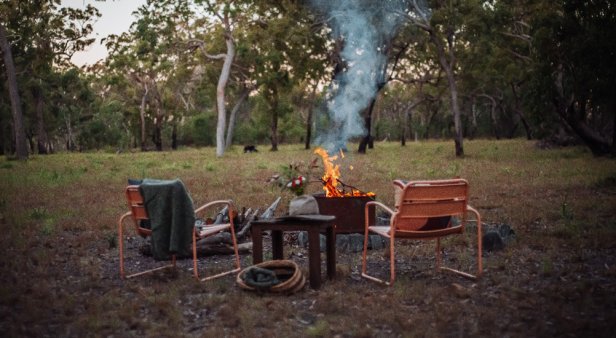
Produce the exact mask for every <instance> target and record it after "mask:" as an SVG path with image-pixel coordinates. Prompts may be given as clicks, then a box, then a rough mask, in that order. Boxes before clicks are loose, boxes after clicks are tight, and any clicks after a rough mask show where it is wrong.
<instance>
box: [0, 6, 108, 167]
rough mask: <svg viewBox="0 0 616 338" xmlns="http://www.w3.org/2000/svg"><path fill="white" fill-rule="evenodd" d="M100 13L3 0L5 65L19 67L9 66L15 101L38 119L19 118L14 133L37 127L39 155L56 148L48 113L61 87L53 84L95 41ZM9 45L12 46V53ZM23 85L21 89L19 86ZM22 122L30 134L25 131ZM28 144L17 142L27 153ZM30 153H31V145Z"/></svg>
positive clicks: (34, 130) (88, 8) (0, 9)
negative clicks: (94, 29)
mask: <svg viewBox="0 0 616 338" xmlns="http://www.w3.org/2000/svg"><path fill="white" fill-rule="evenodd" d="M97 16H99V13H98V11H97V10H96V9H95V8H94V7H93V6H91V5H88V6H86V8H85V9H74V8H68V7H62V8H61V7H60V1H59V0H38V1H37V0H31V1H2V2H0V19H1V20H0V21H1V22H2V25H1V26H2V28H1V29H2V31H3V32H4V33H5V34H2V35H4V36H5V37H6V39H2V37H1V36H0V40H4V41H3V42H4V43H2V45H3V50H4V49H6V50H7V52H4V53H3V54H4V55H3V56H4V59H5V65H6V66H7V67H8V68H14V69H12V70H9V69H7V76H8V77H9V78H10V79H9V87H10V88H13V89H11V95H10V97H11V101H13V102H16V100H19V101H20V102H21V106H23V107H25V108H26V112H28V113H31V114H30V115H32V118H31V119H30V121H33V122H32V123H29V124H28V125H25V124H26V123H24V122H27V120H26V121H22V123H19V122H17V123H15V122H14V127H16V128H15V129H16V132H14V133H15V135H16V136H17V137H18V138H19V139H22V138H24V137H26V134H28V131H30V130H32V132H30V135H32V136H31V137H30V138H31V139H32V138H36V143H37V148H38V152H39V153H47V152H48V151H49V150H50V144H49V141H48V136H47V130H46V129H47V128H46V126H45V125H46V123H45V118H44V115H45V112H48V111H49V110H50V109H51V108H49V107H47V106H49V102H48V101H49V97H50V96H51V94H52V93H53V91H54V90H55V89H54V88H52V87H50V86H49V83H53V78H55V77H58V76H61V73H63V72H65V71H66V70H67V69H68V68H70V67H71V65H70V58H71V56H72V55H73V54H74V53H75V52H77V51H80V50H83V49H84V48H85V47H87V46H88V45H90V44H91V43H92V42H93V39H91V38H89V37H88V35H89V34H90V33H91V32H92V25H91V22H92V20H93V19H94V18H96V17H97ZM9 43H10V46H9ZM8 47H10V49H12V50H11V51H10V52H8V49H7V48H8ZM9 59H12V60H9ZM11 63H12V64H13V67H10V65H9V64H11ZM13 78H14V80H13ZM18 83H19V85H20V87H21V91H18V90H15V88H16V87H17V84H18ZM23 98H25V100H23ZM21 108H22V107H20V109H21ZM17 115H19V114H18V113H17ZM20 124H21V125H22V127H23V128H24V130H25V131H26V132H25V133H24V131H19V129H20V127H19V125H20ZM22 142H23V140H20V141H18V142H17V148H18V153H23V151H24V149H21V148H23V145H22ZM32 148H34V146H32ZM33 150H34V149H33ZM25 151H26V154H27V149H25ZM19 157H23V154H22V155H21V156H19Z"/></svg>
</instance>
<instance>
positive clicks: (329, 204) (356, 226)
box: [313, 193, 376, 234]
mask: <svg viewBox="0 0 616 338" xmlns="http://www.w3.org/2000/svg"><path fill="white" fill-rule="evenodd" d="M313 196H314V198H315V199H316V200H317V204H318V205H319V213H320V214H321V215H334V216H336V222H335V223H336V227H335V232H336V234H340V233H356V232H358V233H363V232H364V226H365V219H364V215H365V213H364V208H365V206H366V203H368V202H369V201H373V200H374V199H375V198H376V196H374V197H370V196H349V197H325V194H324V193H322V194H314V195H313ZM368 217H369V219H370V223H369V224H371V225H372V224H374V206H372V207H370V208H369V209H368Z"/></svg>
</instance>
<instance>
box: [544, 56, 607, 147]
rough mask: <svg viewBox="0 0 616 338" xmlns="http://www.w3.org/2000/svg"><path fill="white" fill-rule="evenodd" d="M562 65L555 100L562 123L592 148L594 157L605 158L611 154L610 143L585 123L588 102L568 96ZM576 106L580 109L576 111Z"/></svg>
mask: <svg viewBox="0 0 616 338" xmlns="http://www.w3.org/2000/svg"><path fill="white" fill-rule="evenodd" d="M562 72H563V71H562V65H561V66H560V67H559V71H558V72H557V73H556V79H555V81H554V82H555V86H556V92H557V95H556V97H555V98H554V106H555V107H556V111H557V113H558V114H559V115H560V117H561V119H562V121H563V122H564V123H566V124H567V125H568V126H569V127H570V128H571V129H572V130H573V132H575V134H576V135H577V136H579V137H580V139H582V141H583V142H584V143H585V144H586V146H588V148H590V151H591V152H592V153H593V155H594V156H605V155H608V154H610V153H611V150H612V147H611V146H610V144H609V141H608V140H606V139H605V138H603V137H602V136H601V135H600V134H599V133H598V132H597V131H595V130H593V129H592V128H591V127H590V126H589V125H588V124H587V123H586V121H585V116H586V100H585V99H584V98H579V99H578V100H577V101H576V99H575V97H573V95H571V96H566V95H565V90H564V85H563V73H562ZM576 106H577V107H578V108H577V110H576Z"/></svg>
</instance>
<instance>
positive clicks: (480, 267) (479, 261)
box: [440, 207, 483, 280]
mask: <svg viewBox="0 0 616 338" xmlns="http://www.w3.org/2000/svg"><path fill="white" fill-rule="evenodd" d="M468 210H469V211H471V212H473V213H474V214H475V218H476V220H477V274H476V275H473V274H470V273H468V272H464V271H460V270H456V269H452V268H448V267H441V268H440V269H441V270H447V271H449V272H453V273H456V274H458V275H461V276H463V277H466V278H470V279H473V280H477V279H479V277H481V274H482V273H483V261H482V254H483V252H482V250H483V248H482V244H481V216H480V215H479V212H478V211H477V210H475V209H473V208H471V207H468Z"/></svg>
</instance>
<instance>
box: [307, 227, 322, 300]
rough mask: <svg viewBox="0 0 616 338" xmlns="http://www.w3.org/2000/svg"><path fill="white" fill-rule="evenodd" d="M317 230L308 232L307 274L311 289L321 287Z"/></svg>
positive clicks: (315, 228) (312, 229)
mask: <svg viewBox="0 0 616 338" xmlns="http://www.w3.org/2000/svg"><path fill="white" fill-rule="evenodd" d="M319 233H320V231H319V228H317V227H312V228H310V229H309V230H308V274H309V275H310V286H311V287H312V288H313V289H318V288H320V287H321V245H320V241H319Z"/></svg>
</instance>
